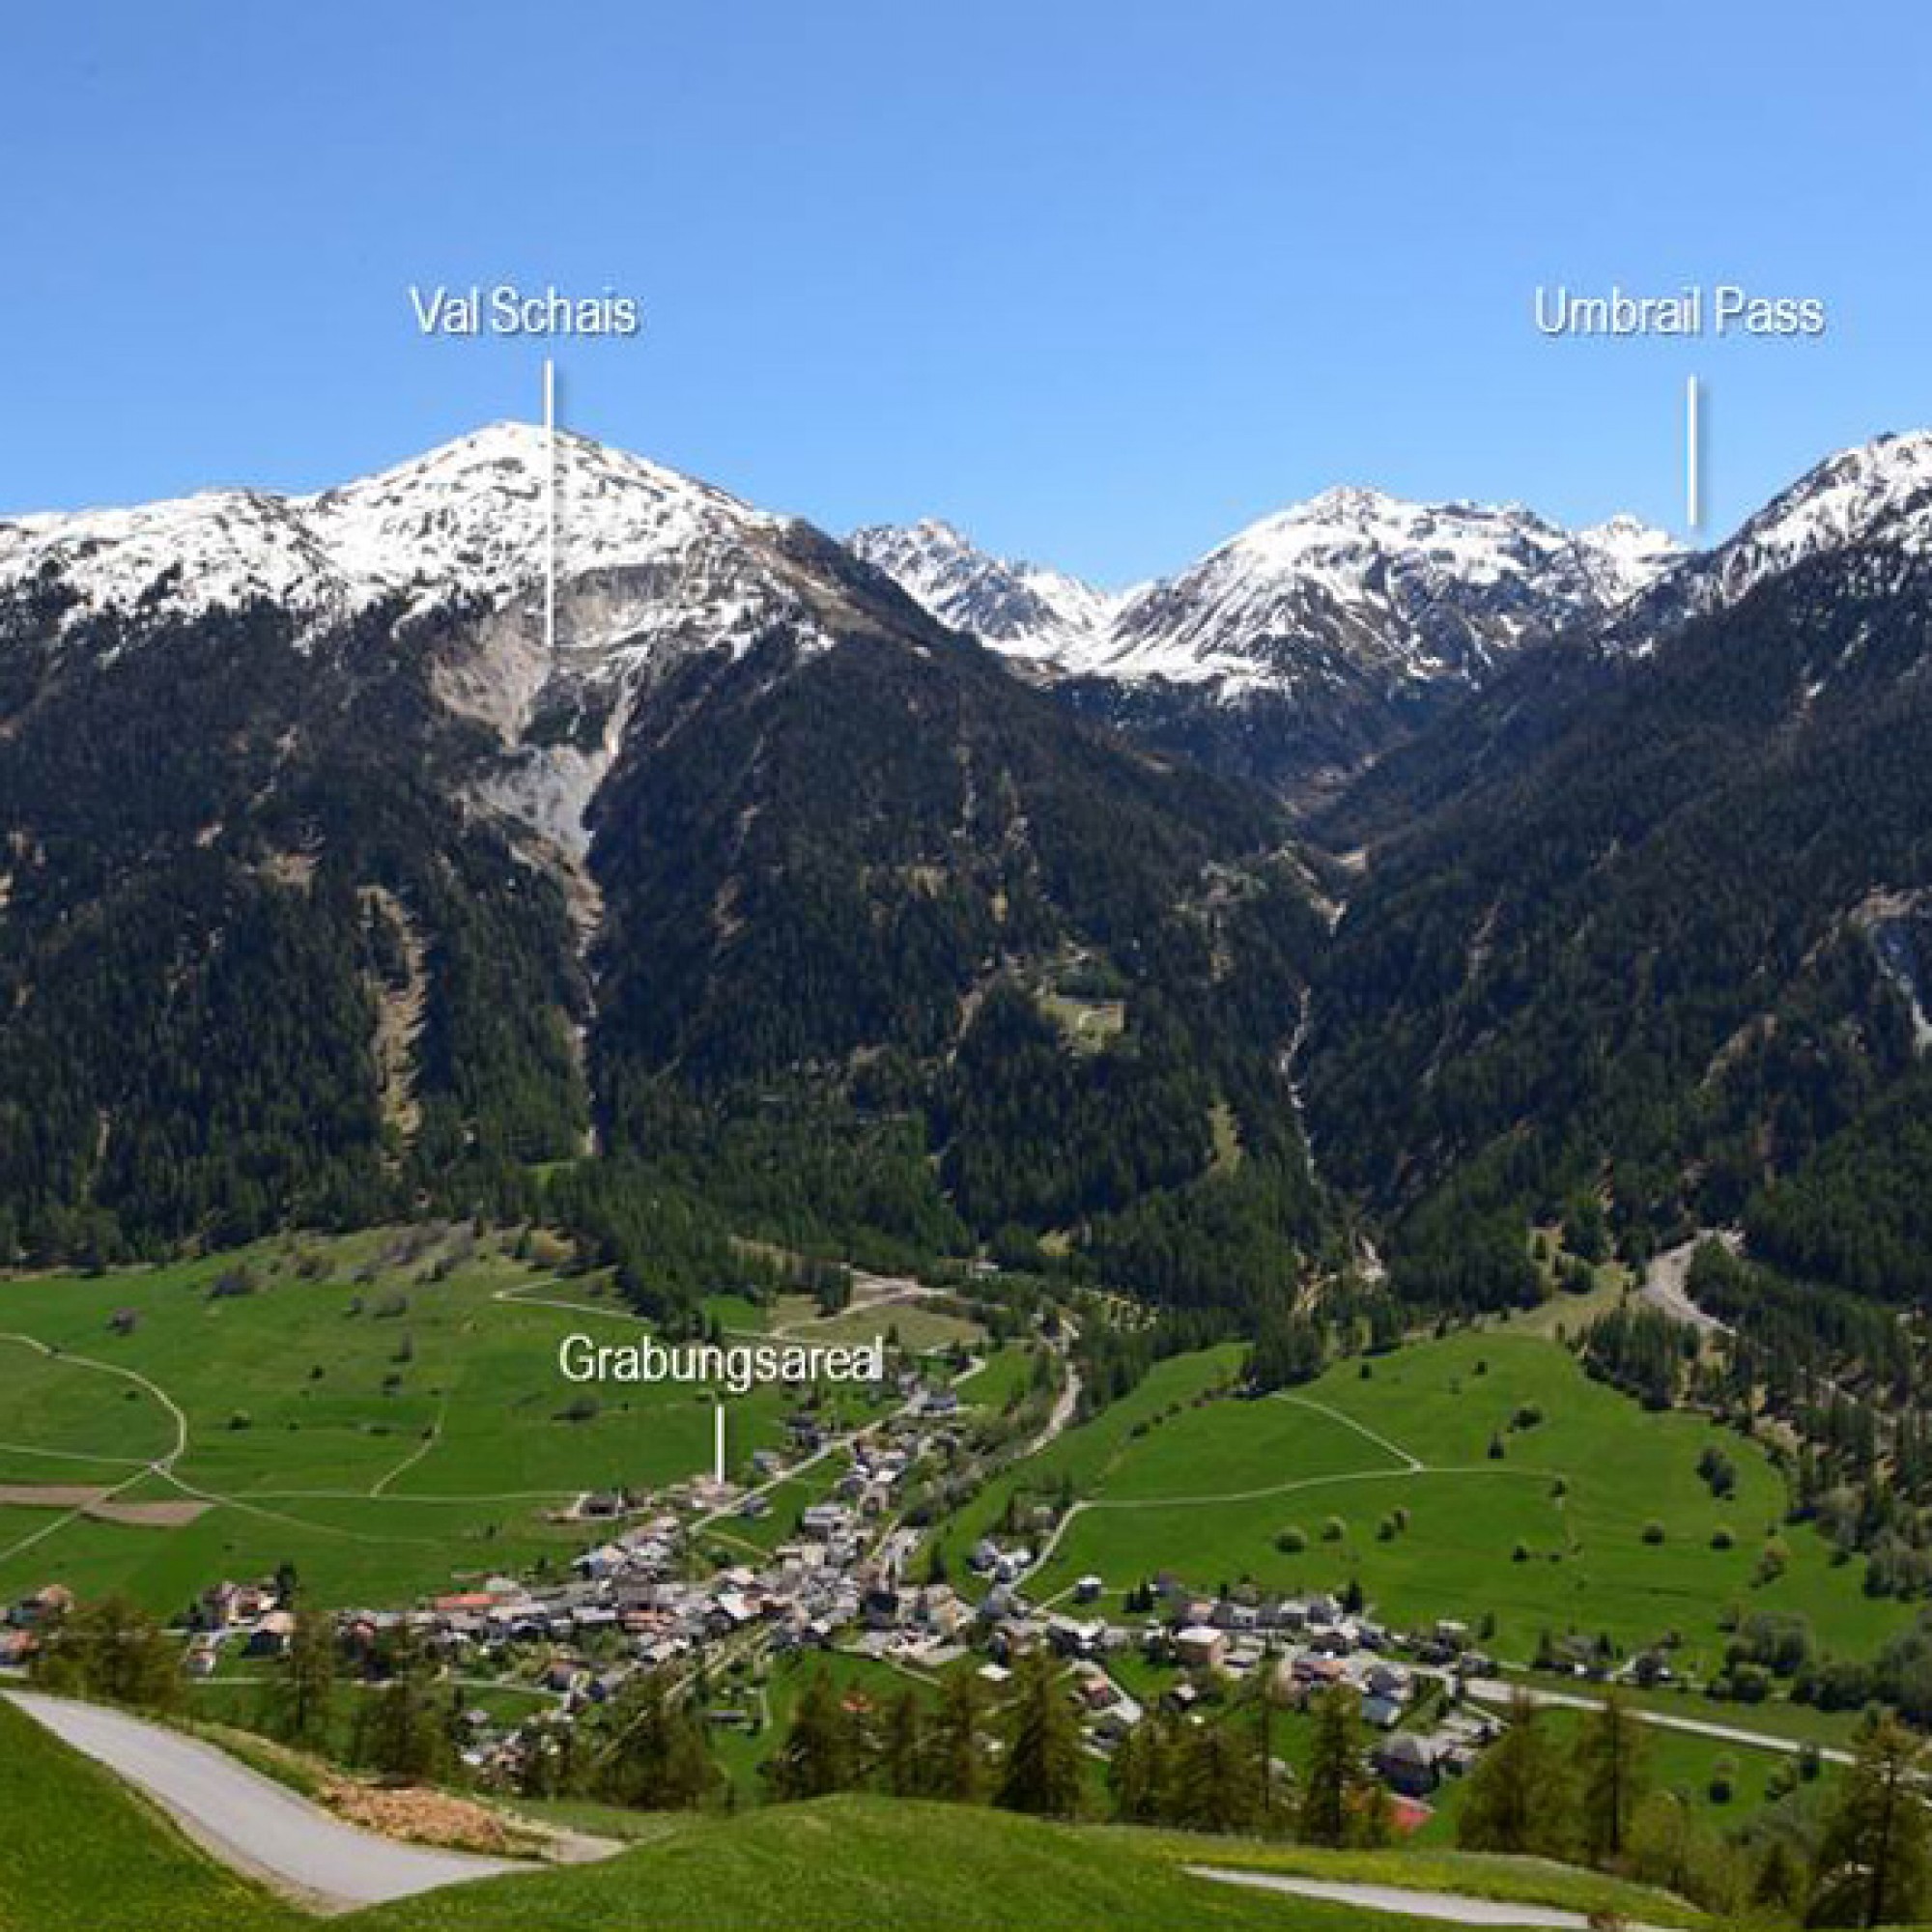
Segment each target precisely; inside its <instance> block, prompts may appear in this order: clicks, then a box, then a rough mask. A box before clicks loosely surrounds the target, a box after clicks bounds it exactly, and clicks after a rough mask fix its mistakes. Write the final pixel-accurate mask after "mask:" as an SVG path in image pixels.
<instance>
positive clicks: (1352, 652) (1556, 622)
mask: <svg viewBox="0 0 1932 1932" xmlns="http://www.w3.org/2000/svg"><path fill="white" fill-rule="evenodd" d="M850 543H851V546H852V548H853V549H854V550H855V551H857V552H858V554H860V555H861V556H863V557H865V558H866V559H867V561H868V562H870V563H872V564H874V565H875V566H877V567H878V568H879V569H881V570H883V571H885V572H886V573H887V574H888V575H889V576H891V577H892V578H893V579H894V580H895V582H897V583H898V584H899V586H900V587H901V588H902V589H904V590H905V591H907V592H908V593H909V594H910V595H912V596H913V597H914V598H916V599H917V600H918V601H919V602H921V603H922V604H923V605H924V606H925V607H926V609H927V610H929V611H932V612H933V614H934V615H935V616H937V617H939V618H941V619H942V620H943V621H945V622H946V623H949V624H951V625H952V626H953V627H954V628H955V629H959V630H965V631H971V632H973V633H974V634H975V635H977V636H978V637H980V639H982V640H983V641H984V642H986V643H987V644H989V645H991V646H992V647H993V648H994V649H996V650H999V651H1003V652H1005V653H1007V654H1008V655H1009V656H1013V657H1017V658H1021V659H1024V660H1026V661H1027V662H1029V663H1032V664H1036V665H1038V666H1040V667H1042V668H1045V669H1047V670H1049V671H1051V672H1055V673H1058V674H1060V675H1063V676H1065V677H1071V678H1090V677H1097V678H1101V679H1104V680H1107V681H1110V682H1113V683H1118V684H1121V685H1124V686H1136V685H1144V684H1148V683H1150V682H1156V681H1159V682H1166V683H1169V684H1173V685H1177V686H1184V687H1190V688H1197V689H1198V688H1202V687H1211V688H1212V689H1213V690H1215V691H1216V692H1217V693H1218V694H1219V695H1220V696H1223V697H1225V698H1228V699H1230V700H1231V701H1238V700H1239V699H1241V698H1243V697H1245V696H1250V695H1252V694H1254V693H1257V692H1266V693H1270V694H1281V693H1288V692H1293V690H1294V689H1295V688H1296V687H1297V686H1300V685H1303V684H1306V683H1308V682H1309V681H1310V680H1314V681H1317V682H1329V681H1332V679H1333V678H1334V677H1335V676H1337V675H1346V676H1348V677H1350V678H1354V677H1359V676H1366V677H1368V678H1369V679H1370V680H1371V681H1378V682H1379V681H1390V682H1395V683H1402V684H1427V683H1430V682H1434V681H1437V680H1441V679H1462V680H1470V679H1475V678H1479V677H1480V676H1482V675H1483V673H1484V672H1485V670H1486V669H1487V668H1490V667H1491V666H1492V664H1493V663H1494V662H1495V661H1497V660H1498V659H1499V658H1501V657H1502V656H1505V655H1507V654H1508V653H1509V652H1511V651H1513V650H1515V649H1517V648H1518V647H1520V645H1522V644H1524V643H1528V642H1531V641H1535V640H1537V639H1543V638H1546V637H1548V636H1550V635H1552V634H1553V633H1554V632H1556V631H1558V630H1560V629H1562V628H1564V627H1565V626H1567V625H1571V624H1575V623H1577V622H1579V621H1581V620H1584V619H1589V618H1594V617H1597V616H1600V615H1602V614H1603V613H1604V612H1605V611H1608V610H1611V609H1613V608H1614V607H1615V606H1617V605H1619V604H1621V603H1623V602H1624V601H1625V600H1626V599H1627V598H1629V597H1631V596H1632V595H1634V593H1636V592H1637V591H1639V590H1641V589H1643V588H1645V587H1646V586H1647V585H1649V584H1650V583H1651V582H1654V581H1655V580H1656V578H1657V577H1658V576H1659V575H1660V574H1662V572H1663V571H1665V570H1667V569H1669V568H1670V567H1671V565H1672V564H1674V563H1675V562H1676V561H1677V559H1678V558H1679V557H1680V556H1681V555H1682V552H1681V551H1680V549H1679V548H1678V546H1677V545H1676V544H1675V543H1674V542H1673V540H1672V539H1671V538H1669V537H1668V536H1666V535H1665V534H1664V533H1663V532H1662V531H1660V530H1655V529H1651V528H1649V527H1648V526H1645V525H1643V524H1640V523H1638V522H1637V521H1636V520H1635V519H1634V518H1630V517H1618V518H1613V519H1612V520H1611V521H1610V522H1608V523H1606V524H1602V525H1599V526H1596V527H1595V528H1592V529H1588V530H1582V531H1578V532H1576V533H1572V532H1570V531H1567V530H1563V529H1560V528H1558V527H1557V526H1555V525H1553V524H1550V523H1548V522H1546V521H1545V520H1544V519H1543V518H1541V517H1538V516H1536V515H1535V514H1534V513H1532V512H1530V511H1527V510H1521V509H1513V508H1512V509H1489V508H1485V507H1482V506H1480V505H1476V504H1470V503H1440V504H1427V503H1409V502H1404V501H1402V500H1400V499H1399V498H1397V497H1389V496H1386V495H1384V494H1383V493H1382V492H1380V491H1377V490H1363V489H1337V490H1330V491H1327V492H1325V493H1324V494H1323V495H1321V496H1320V497H1316V498H1314V499H1313V500H1312V501H1311V502H1307V503H1303V504H1299V505H1297V506H1295V507H1294V508H1292V509H1288V510H1284V511H1281V512H1280V513H1278V514H1277V515H1274V516H1270V517H1265V518H1264V519H1263V520H1262V521H1261V522H1259V523H1257V524H1254V525H1252V526H1250V527H1248V528H1247V529H1245V530H1243V531H1241V532H1240V533H1239V534H1238V535H1236V536H1235V537H1233V538H1231V539H1230V540H1229V541H1228V542H1227V543H1225V544H1223V545H1221V546H1220V547H1219V548H1218V549H1216V550H1214V551H1211V552H1209V553H1208V555H1207V556H1205V557H1203V558H1202V559H1201V560H1200V561H1199V562H1198V563H1196V564H1193V565H1191V566H1189V568H1187V569H1186V570H1183V571H1181V572H1180V573H1179V575H1178V576H1175V577H1172V578H1168V579H1165V580H1163V581H1161V582H1153V583H1149V584H1146V585H1144V586H1142V587H1140V588H1138V589H1135V590H1131V591H1127V592H1124V593H1122V594H1120V595H1115V596H1110V595H1108V594H1107V593H1105V592H1102V591H1098V590H1095V589H1094V587H1093V586H1092V585H1090V584H1086V583H1082V582H1079V581H1078V580H1077V579H1074V578H1069V577H1066V576H1065V575H1063V574H1061V573H1060V572H1057V571H1052V570H1047V569H1044V568H1042V567H1041V566H1039V565H1037V564H1028V563H1012V562H1008V561H1006V560H1004V559H1002V558H999V557H994V556H989V555H988V554H986V553H985V552H983V551H981V550H980V549H978V548H977V547H976V546H975V545H974V544H973V543H972V542H971V541H970V540H969V539H967V538H966V537H964V536H962V535H961V534H960V533H959V532H958V531H957V530H955V529H953V528H952V526H950V525H948V524H944V523H939V522H936V521H929V522H925V523H921V524H915V525H912V526H909V527H895V526H877V527H873V528H868V529H863V530H859V531H856V532H855V533H854V534H853V536H852V537H851V539H850Z"/></svg>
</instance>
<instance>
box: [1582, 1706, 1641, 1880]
mask: <svg viewBox="0 0 1932 1932" xmlns="http://www.w3.org/2000/svg"><path fill="white" fill-rule="evenodd" d="M1580 1755H1581V1767H1582V1785H1583V1791H1582V1797H1583V1805H1582V1820H1583V1844H1584V1849H1585V1850H1586V1852H1587V1853H1588V1854H1589V1858H1590V1861H1591V1862H1592V1863H1593V1864H1607V1863H1609V1862H1611V1861H1614V1860H1617V1859H1620V1858H1622V1857H1623V1855H1624V1852H1625V1850H1626V1848H1627V1847H1628V1845H1629V1843H1630V1833H1631V1822H1632V1820H1633V1819H1634V1817H1635V1816H1636V1808H1637V1806H1638V1805H1639V1804H1642V1802H1643V1798H1644V1793H1645V1791H1646V1790H1647V1789H1648V1786H1649V1771H1648V1752H1647V1750H1646V1748H1645V1744H1644V1736H1643V1726H1642V1725H1641V1724H1640V1723H1639V1722H1638V1721H1637V1719H1636V1716H1635V1714H1634V1712H1633V1711H1632V1710H1631V1708H1630V1705H1629V1703H1628V1702H1627V1701H1626V1700H1625V1698H1624V1696H1623V1693H1622V1692H1621V1691H1618V1690H1611V1691H1610V1692H1609V1693H1608V1694H1607V1695H1606V1696H1605V1699H1604V1702H1603V1704H1602V1706H1601V1707H1600V1708H1599V1709H1598V1710H1597V1711H1596V1712H1594V1713H1593V1714H1592V1715H1591V1717H1590V1718H1589V1719H1588V1720H1587V1721H1586V1722H1585V1724H1584V1726H1583V1739H1582V1749H1581V1754H1580Z"/></svg>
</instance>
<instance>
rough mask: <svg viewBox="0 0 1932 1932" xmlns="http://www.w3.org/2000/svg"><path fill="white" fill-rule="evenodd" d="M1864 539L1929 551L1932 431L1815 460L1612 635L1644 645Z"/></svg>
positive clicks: (1678, 571) (1621, 643) (1677, 572)
mask: <svg viewBox="0 0 1932 1932" xmlns="http://www.w3.org/2000/svg"><path fill="white" fill-rule="evenodd" d="M1861 544H1877V545H1890V546H1895V547H1899V548H1904V549H1910V550H1915V551H1919V552H1924V551H1927V550H1932V431H1928V430H1914V431H1909V432H1906V433H1903V434H1896V435H1889V436H1881V437H1876V438H1874V439H1873V440H1871V441H1869V442H1863V443H1858V444H1855V445H1854V446H1853V447H1851V448H1849V449H1841V450H1839V451H1838V452H1837V453H1836V454H1835V455H1833V456H1828V457H1826V458H1825V459H1824V461H1823V462H1821V463H1818V464H1815V465H1813V467H1812V468H1811V469H1808V470H1806V471H1805V473H1804V475H1803V476H1801V477H1800V478H1799V479H1798V481H1797V482H1796V483H1794V484H1792V486H1791V487H1790V488H1789V489H1788V490H1785V491H1782V492H1780V493H1779V494H1778V495H1777V496H1776V497H1773V498H1772V500H1771V501H1770V502H1769V503H1767V504H1766V505H1765V506H1764V508H1763V509H1761V510H1760V511H1758V513H1757V514H1756V515H1755V516H1754V517H1751V518H1750V519H1749V520H1748V521H1747V522H1746V523H1745V524H1744V525H1742V526H1740V527H1739V529H1738V531H1737V532H1736V534H1735V535H1733V536H1732V537H1730V538H1729V539H1728V540H1727V541H1726V542H1724V543H1721V544H1719V546H1718V547H1717V548H1716V549H1715V550H1711V551H1705V552H1702V553H1700V554H1693V555H1690V556H1688V557H1686V558H1684V559H1683V560H1682V561H1681V562H1680V563H1679V565H1678V567H1677V568H1675V569H1673V570H1670V571H1668V572H1667V573H1665V574H1664V575H1663V576H1662V577H1661V578H1659V579H1658V580H1657V582H1656V583H1655V584H1654V585H1653V586H1652V587H1651V588H1650V589H1649V590H1648V591H1647V592H1646V593H1645V594H1643V595H1641V596H1639V597H1637V598H1636V599H1634V601H1633V603H1632V605H1631V607H1630V609H1629V610H1628V611H1626V612H1625V613H1624V615H1623V616H1621V617H1620V618H1619V620H1618V621H1617V623H1616V625H1615V626H1614V627H1613V629H1612V630H1611V631H1610V632H1609V634H1608V640H1609V641H1610V642H1611V644H1612V645H1614V646H1616V647H1618V648H1623V649H1631V650H1635V651H1637V652H1639V653H1641V652H1646V651H1648V650H1650V649H1652V648H1654V646H1655V644H1656V641H1657V639H1658V638H1659V637H1660V636H1661V635H1662V633H1664V632H1665V631H1667V630H1669V629H1670V628H1671V627H1673V626H1674V625H1676V624H1678V623H1681V622H1682V621H1684V620H1685V619H1686V618H1688V617H1694V616H1699V615H1702V614H1704V613H1706V612H1708V611H1716V610H1719V609H1721V608H1723V607H1725V606H1728V605H1731V604H1735V603H1737V602H1738V600H1739V599H1740V598H1743V597H1745V596H1747V595H1748V594H1749V593H1750V592H1751V591H1752V590H1754V589H1755V588H1756V587H1757V586H1758V585H1759V584H1760V583H1763V582H1767V581H1768V580H1769V579H1771V578H1775V577H1780V576H1782V575H1783V574H1784V573H1785V572H1786V571H1788V570H1792V569H1794V568H1796V566H1798V565H1799V564H1801V563H1804V562H1805V561H1806V560H1807V559H1808V558H1810V557H1813V556H1818V555H1823V554H1830V553H1832V552H1834V551H1841V550H1849V549H1852V548H1854V547H1856V546H1858V545H1861Z"/></svg>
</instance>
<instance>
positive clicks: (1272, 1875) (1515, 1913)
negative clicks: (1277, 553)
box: [1186, 1865, 1665, 1932]
mask: <svg viewBox="0 0 1932 1932" xmlns="http://www.w3.org/2000/svg"><path fill="white" fill-rule="evenodd" d="M1186 1869H1187V1870H1188V1871H1189V1872H1191V1873H1192V1874H1193V1876H1194V1877H1196V1878H1206V1879H1212V1880H1213V1881H1214V1882H1215V1884H1217V1885H1243V1886H1247V1887H1250V1888H1251V1889H1254V1890H1256V1891H1285V1892H1290V1893H1293V1896H1294V1897H1296V1898H1313V1899H1319V1900H1320V1901H1321V1903H1323V1904H1324V1905H1346V1906H1348V1907H1350V1909H1351V1910H1353V1911H1356V1912H1388V1913H1394V1914H1398V1915H1400V1916H1401V1917H1403V1918H1435V1919H1440V1920H1442V1921H1443V1922H1444V1923H1447V1924H1450V1925H1530V1926H1548V1927H1553V1928H1555V1932H1589V1928H1590V1926H1591V1924H1592V1922H1593V1921H1592V1920H1591V1918H1589V1916H1588V1915H1587V1914H1586V1913H1581V1912H1571V1911H1569V1910H1567V1909H1566V1908H1564V1907H1562V1906H1557V1905H1518V1904H1514V1903H1512V1902H1510V1901H1508V1900H1505V1899H1500V1898H1470V1897H1467V1896H1466V1895H1464V1894H1463V1893H1461V1892H1454V1891H1410V1890H1409V1889H1407V1888H1406V1886H1394V1885H1350V1884H1346V1883H1344V1882H1342V1881H1340V1880H1337V1879H1325V1878H1295V1877H1293V1875H1291V1874H1290V1873H1287V1872H1260V1871H1236V1870H1234V1869H1233V1868H1232V1867H1229V1866H1225V1865H1189V1866H1187V1867H1186ZM1624 1932H1665V1928H1664V1927H1662V1926H1657V1925H1645V1924H1643V1923H1641V1922H1640V1921H1638V1920H1636V1919H1626V1920H1625V1921H1624Z"/></svg>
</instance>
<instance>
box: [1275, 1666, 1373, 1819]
mask: <svg viewBox="0 0 1932 1932" xmlns="http://www.w3.org/2000/svg"><path fill="white" fill-rule="evenodd" d="M1376 1788H1378V1787H1377V1785H1376V1779H1375V1776H1374V1774H1373V1773H1372V1772H1371V1771H1370V1770H1369V1767H1368V1762H1367V1757H1366V1747H1365V1744H1364V1732H1363V1730H1362V1712H1361V1700H1360V1698H1358V1697H1357V1696H1356V1694H1355V1692H1354V1691H1353V1690H1350V1689H1349V1688H1348V1686H1347V1685H1342V1684H1338V1685H1336V1686H1335V1687H1334V1688H1333V1689H1332V1690H1324V1691H1323V1692H1322V1693H1321V1696H1320V1697H1318V1698H1317V1699H1316V1700H1315V1736H1314V1740H1313V1742H1312V1744H1311V1747H1310V1749H1309V1753H1308V1769H1307V1773H1306V1776H1304V1778H1303V1781H1302V1787H1301V1806H1300V1811H1299V1814H1298V1815H1297V1817H1296V1820H1295V1823H1296V1827H1297V1829H1298V1831H1299V1832H1300V1834H1301V1836H1302V1837H1303V1838H1304V1839H1306V1840H1307V1841H1308V1843H1310V1844H1312V1845H1346V1844H1348V1843H1350V1840H1351V1838H1352V1837H1353V1836H1354V1835H1355V1821H1356V1816H1357V1813H1358V1811H1359V1810H1360V1808H1361V1807H1362V1805H1363V1804H1364V1802H1365V1801H1366V1800H1367V1799H1368V1798H1369V1796H1370V1793H1371V1791H1372V1790H1374V1789H1376Z"/></svg>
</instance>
